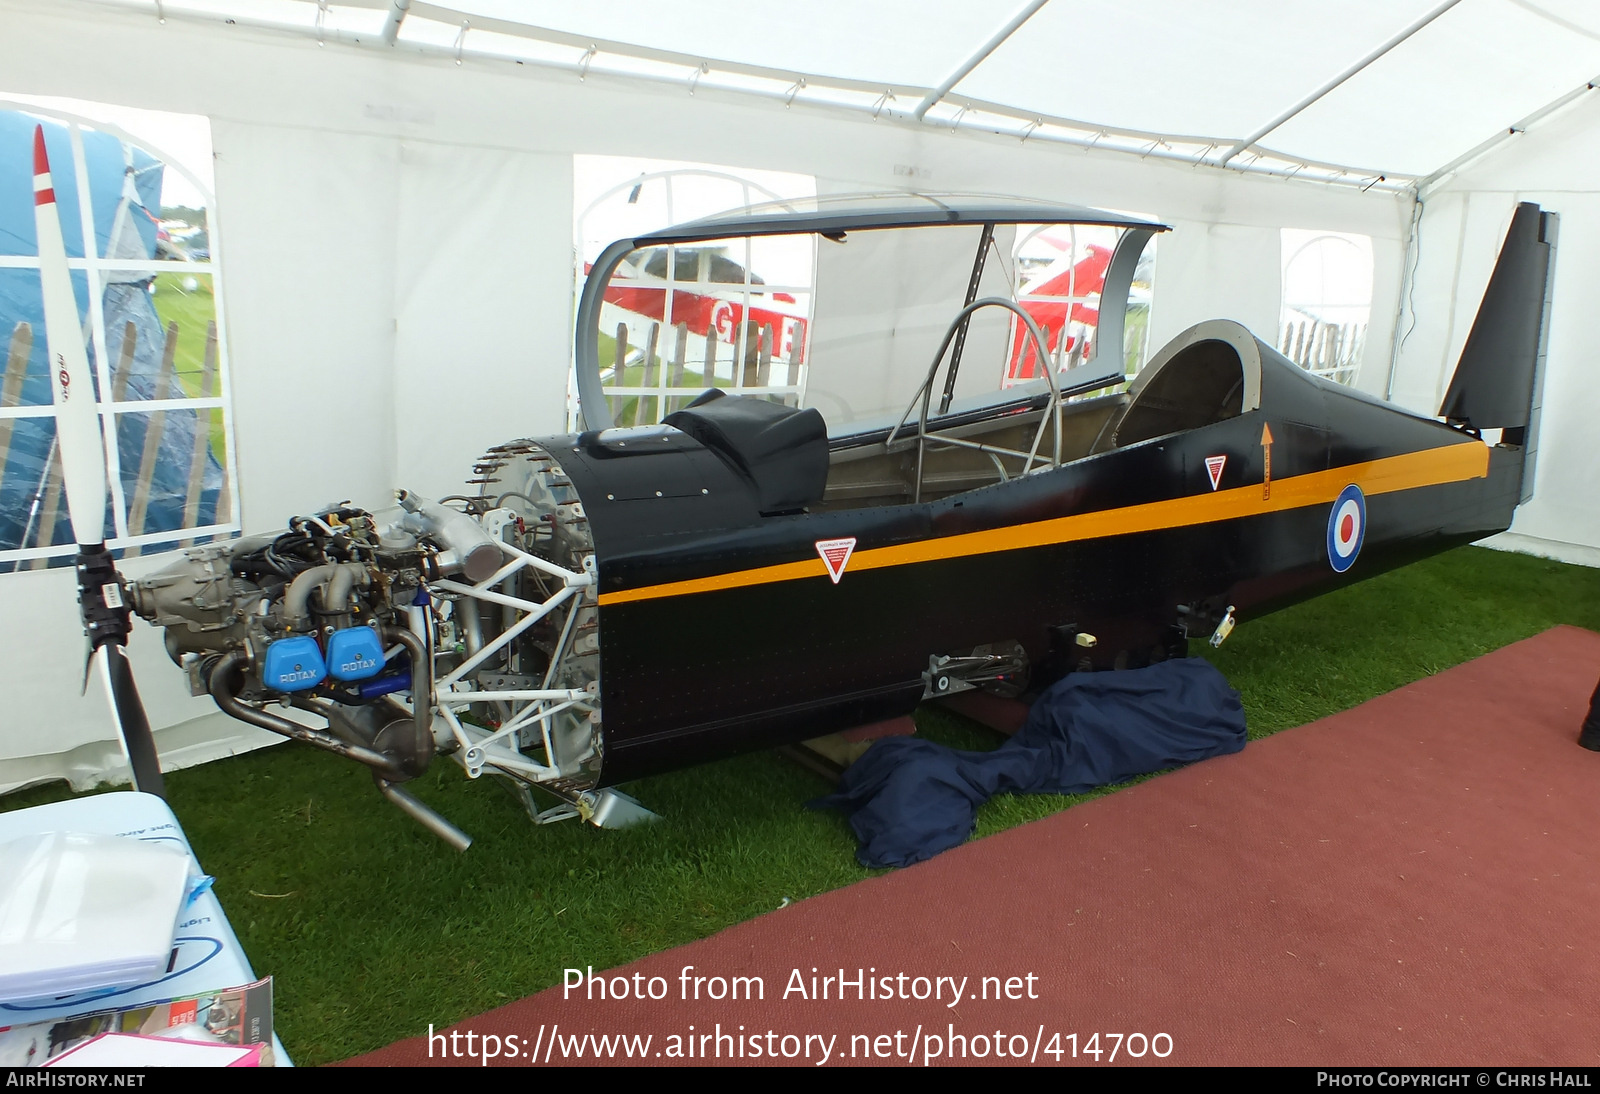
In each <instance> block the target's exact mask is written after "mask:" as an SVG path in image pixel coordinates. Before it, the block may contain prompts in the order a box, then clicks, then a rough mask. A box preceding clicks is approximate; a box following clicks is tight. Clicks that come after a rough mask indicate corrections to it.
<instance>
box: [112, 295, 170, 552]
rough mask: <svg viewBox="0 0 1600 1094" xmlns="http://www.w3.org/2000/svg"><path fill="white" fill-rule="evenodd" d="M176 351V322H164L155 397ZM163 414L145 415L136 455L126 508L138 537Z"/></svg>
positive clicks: (165, 386)
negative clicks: (140, 448) (134, 476)
mask: <svg viewBox="0 0 1600 1094" xmlns="http://www.w3.org/2000/svg"><path fill="white" fill-rule="evenodd" d="M177 353H178V324H177V321H176V320H174V321H173V322H170V323H168V324H167V344H166V347H165V349H163V351H162V353H161V371H160V372H158V373H157V374H156V389H155V399H156V400H161V399H165V398H166V397H167V393H168V392H169V391H170V390H171V387H172V377H173V374H174V373H175V372H176V367H175V365H174V360H175V358H176V357H177ZM166 426H167V413H166V411H164V410H154V411H151V412H150V414H149V421H148V424H147V425H146V426H145V430H144V451H143V452H142V453H141V454H140V457H139V477H138V479H136V480H135V481H134V484H133V504H132V505H130V506H129V507H128V535H130V536H138V535H143V534H144V525H145V519H146V518H147V517H148V516H149V513H150V487H151V484H152V481H153V480H154V478H155V471H156V455H157V454H158V452H159V451H160V448H161V435H162V433H164V432H165V431H166ZM140 553H141V551H140V549H139V547H137V546H134V547H129V548H128V549H127V551H126V552H125V555H126V557H129V558H131V557H133V556H134V555H137V554H140Z"/></svg>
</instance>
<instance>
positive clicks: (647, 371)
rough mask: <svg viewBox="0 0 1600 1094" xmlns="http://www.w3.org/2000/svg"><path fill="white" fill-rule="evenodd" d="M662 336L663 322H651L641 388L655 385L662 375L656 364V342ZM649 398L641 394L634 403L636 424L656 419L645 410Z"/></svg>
mask: <svg viewBox="0 0 1600 1094" xmlns="http://www.w3.org/2000/svg"><path fill="white" fill-rule="evenodd" d="M660 337H661V324H660V323H651V324H650V330H649V332H648V333H646V334H645V336H644V375H643V376H642V377H641V378H640V383H639V386H640V387H641V388H651V387H655V386H656V383H657V379H658V377H659V376H660V371H659V368H658V366H657V364H656V342H657V341H658V340H659V339H660ZM648 398H650V396H648V395H640V396H638V397H637V398H636V400H635V402H634V404H633V424H634V425H648V424H649V423H650V422H653V421H655V420H656V419H655V418H654V417H653V416H651V414H650V413H649V412H647V411H646V410H645V400H646V399H648Z"/></svg>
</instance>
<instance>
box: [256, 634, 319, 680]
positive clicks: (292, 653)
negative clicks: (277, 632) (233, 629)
mask: <svg viewBox="0 0 1600 1094" xmlns="http://www.w3.org/2000/svg"><path fill="white" fill-rule="evenodd" d="M327 675H328V666H327V664H326V663H325V662H324V661H323V660H322V649H321V647H319V646H318V645H317V640H316V639H315V638H312V637H311V636H310V635H308V634H298V635H295V636H294V637H292V638H280V639H278V640H277V641H276V642H272V643H269V644H268V646H267V653H266V656H265V657H264V658H262V662H261V682H262V683H263V684H265V685H266V686H267V687H269V688H273V689H274V690H277V691H305V690H306V689H307V688H314V687H316V686H317V685H318V684H320V683H322V679H323V677H325V676H327Z"/></svg>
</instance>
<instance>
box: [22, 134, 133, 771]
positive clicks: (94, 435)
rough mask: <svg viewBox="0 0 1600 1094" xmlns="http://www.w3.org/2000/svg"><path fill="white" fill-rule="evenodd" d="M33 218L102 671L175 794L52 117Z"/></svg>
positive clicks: (89, 619)
mask: <svg viewBox="0 0 1600 1094" xmlns="http://www.w3.org/2000/svg"><path fill="white" fill-rule="evenodd" d="M33 219H34V227H35V229H36V231H37V233H38V241H39V284H40V289H41V291H42V293H43V296H44V329H45V339H46V343H47V345H48V347H49V352H50V362H51V365H50V390H51V394H52V396H53V398H54V400H55V406H56V442H57V450H58V451H59V452H60V454H61V487H62V490H63V491H64V492H65V493H66V495H67V511H68V513H69V515H70V516H71V518H72V538H73V539H75V540H77V541H78V612H79V615H80V616H81V617H82V619H83V627H84V633H85V634H87V635H88V636H89V648H90V650H91V653H90V655H89V656H90V660H91V662H92V661H93V659H94V655H95V654H96V653H99V654H100V655H101V657H100V675H101V679H102V680H104V681H105V685H106V693H107V694H108V695H109V696H110V698H111V710H112V713H113V714H114V715H115V717H116V720H117V732H118V735H119V736H120V737H121V738H122V747H123V752H124V753H125V754H126V755H127V757H128V766H129V767H131V768H132V769H133V785H134V787H135V788H136V789H138V790H142V791H144V792H145V793H147V794H155V795H157V796H165V787H164V784H163V782H162V779H161V763H160V760H159V758H158V757H157V755H156V742H155V738H154V737H153V736H152V735H151V733H150V719H149V718H148V717H146V715H145V712H144V704H143V703H142V702H140V700H139V689H138V687H136V686H135V685H134V682H133V669H132V667H131V666H130V665H129V664H128V657H127V655H126V654H125V653H123V652H122V647H123V646H124V645H126V644H127V641H128V631H129V626H130V623H129V612H128V608H127V605H126V604H124V603H123V599H122V578H121V575H120V574H118V573H117V565H116V562H115V561H113V559H112V557H111V552H110V551H108V550H106V546H105V531H106V524H105V515H106V453H105V446H104V443H103V435H102V434H101V431H100V412H99V410H98V409H97V408H96V406H95V398H94V379H93V377H92V376H91V375H90V373H89V354H88V351H87V350H85V349H84V345H83V327H82V324H81V323H80V322H79V321H78V301H77V299H76V297H75V296H74V295H73V292H72V274H71V272H70V271H69V270H68V268H67V248H66V244H65V243H64V242H63V240H62V236H61V217H60V215H59V213H58V212H57V210H56V194H55V187H54V186H53V184H52V183H51V179H50V157H49V154H48V153H47V152H46V151H45V144H44V127H43V126H36V127H35V128H34V130H33ZM86 242H89V241H86ZM86 671H87V666H86Z"/></svg>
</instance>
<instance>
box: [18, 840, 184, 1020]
mask: <svg viewBox="0 0 1600 1094" xmlns="http://www.w3.org/2000/svg"><path fill="white" fill-rule="evenodd" d="M188 873H189V857H188V855H186V854H185V853H184V852H183V851H182V850H181V849H180V848H178V847H176V846H173V847H166V846H162V845H159V844H153V843H148V842H145V841H142V840H136V839H126V838H123V837H120V836H96V835H83V834H74V833H66V832H51V833H45V834H42V835H32V836H24V837H22V838H20V839H13V840H10V841H8V842H5V843H0V878H4V879H5V884H4V885H3V886H0V1003H3V1002H17V1001H21V1000H28V999H40V998H44V997H47V996H56V995H65V994H67V993H69V992H76V991H88V990H92V989H95V988H113V987H125V986H127V985H130V984H138V983H141V982H143V981H146V980H152V979H155V978H157V977H159V976H160V975H161V974H162V973H163V972H164V971H165V970H166V966H167V962H168V961H169V960H170V958H171V954H172V939H173V935H174V934H175V932H176V928H177V922H178V913H179V911H180V910H182V907H183V904H184V898H185V895H186V891H187V889H188Z"/></svg>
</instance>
